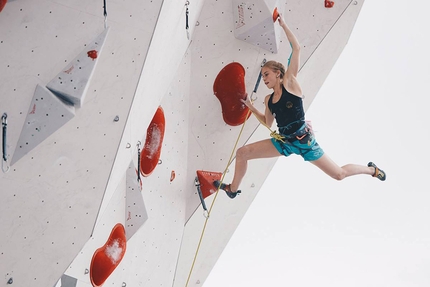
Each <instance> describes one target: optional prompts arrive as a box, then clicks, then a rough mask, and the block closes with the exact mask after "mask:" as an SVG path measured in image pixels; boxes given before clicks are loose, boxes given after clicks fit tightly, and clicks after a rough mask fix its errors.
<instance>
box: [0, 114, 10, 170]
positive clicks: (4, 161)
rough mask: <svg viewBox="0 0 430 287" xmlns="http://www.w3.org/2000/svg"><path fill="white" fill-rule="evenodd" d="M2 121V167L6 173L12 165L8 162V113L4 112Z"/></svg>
mask: <svg viewBox="0 0 430 287" xmlns="http://www.w3.org/2000/svg"><path fill="white" fill-rule="evenodd" d="M1 123H2V126H3V128H2V153H3V158H2V165H1V168H2V170H3V172H4V173H6V172H8V171H9V169H10V167H9V164H8V163H7V159H8V155H7V141H6V135H7V114H6V113H4V114H3V115H2V117H1Z"/></svg>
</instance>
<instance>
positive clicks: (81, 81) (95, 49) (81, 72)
mask: <svg viewBox="0 0 430 287" xmlns="http://www.w3.org/2000/svg"><path fill="white" fill-rule="evenodd" d="M108 31H109V28H107V29H105V30H104V31H103V33H101V34H100V35H99V36H98V37H97V38H96V39H95V40H93V41H92V42H91V43H90V44H89V45H87V46H86V48H85V49H84V50H83V51H82V52H81V53H80V54H79V55H78V56H77V57H76V58H75V59H74V60H73V61H72V62H70V64H69V65H67V66H66V67H65V68H64V69H63V71H61V72H60V73H59V74H58V75H57V76H56V77H55V78H54V79H52V80H51V81H50V82H49V83H48V85H46V87H47V88H48V89H49V90H51V91H52V92H53V93H54V94H56V95H57V96H58V97H60V98H62V99H63V100H64V101H66V102H69V103H71V104H72V105H74V106H76V107H81V106H82V104H83V102H84V99H85V94H86V91H87V87H88V83H89V82H90V79H91V76H92V74H93V72H94V69H95V66H96V63H97V58H98V56H99V55H100V51H101V49H102V47H103V44H104V42H105V40H106V36H107V33H108Z"/></svg>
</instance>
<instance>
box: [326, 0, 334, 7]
mask: <svg viewBox="0 0 430 287" xmlns="http://www.w3.org/2000/svg"><path fill="white" fill-rule="evenodd" d="M324 6H325V7H326V8H331V7H333V6H334V1H329V0H325V2H324Z"/></svg>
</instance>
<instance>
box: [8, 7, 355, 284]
mask: <svg viewBox="0 0 430 287" xmlns="http://www.w3.org/2000/svg"><path fill="white" fill-rule="evenodd" d="M106 2H107V12H108V13H107V14H108V18H107V22H106V23H107V25H108V26H109V27H110V28H109V33H108V35H107V36H106V39H105V43H104V46H103V49H99V50H98V49H97V48H94V47H91V45H92V43H93V41H94V39H96V38H97V37H98V35H102V34H103V31H105V25H104V24H105V21H104V20H105V19H104V15H103V12H104V11H103V7H102V3H91V2H88V1H80V0H78V1H73V2H70V1H63V0H60V1H55V2H52V1H48V0H42V1H38V3H35V2H34V1H33V2H32V1H29V0H20V1H8V2H7V4H6V5H5V6H4V8H3V10H2V11H1V14H0V80H1V81H0V98H1V101H0V113H3V112H7V114H8V127H7V133H8V140H7V144H6V145H7V148H8V155H9V157H8V160H9V161H8V162H7V164H12V165H11V166H10V170H9V173H2V174H1V177H0V186H1V191H2V200H1V201H0V202H1V203H0V217H1V218H5V219H6V220H5V221H4V222H5V224H2V225H1V226H0V232H1V234H3V235H4V236H3V237H1V238H0V274H1V275H2V276H3V277H2V278H4V281H3V282H4V283H3V284H7V281H9V280H12V282H13V284H14V285H16V286H54V285H55V286H56V287H72V286H97V285H101V284H102V283H103V282H104V283H103V284H104V286H111V285H112V286H172V285H174V286H185V282H186V281H187V277H188V274H189V271H190V267H191V263H192V259H193V256H194V252H195V247H196V244H197V241H198V238H199V236H200V231H201V227H202V225H203V223H204V217H203V211H202V209H201V205H200V199H199V196H198V194H197V189H196V186H195V185H194V179H195V176H196V171H197V170H209V171H214V172H222V171H223V169H224V168H225V166H226V164H227V160H228V157H229V156H230V153H231V151H232V149H233V144H234V141H235V139H236V137H237V135H238V131H239V129H240V127H239V126H232V125H228V124H226V123H225V121H224V120H223V117H222V112H223V111H222V108H221V105H220V101H219V99H218V98H217V97H216V96H215V95H214V94H213V86H214V82H215V79H216V76H217V75H218V74H219V73H220V71H222V69H223V68H225V67H226V66H228V65H229V64H231V63H233V62H234V63H237V64H234V65H236V66H238V65H240V66H241V67H243V69H244V75H241V80H243V85H244V87H245V88H246V90H247V91H248V93H250V91H251V90H252V88H253V87H254V85H255V82H256V80H257V77H258V73H259V70H260V65H261V63H262V61H263V60H264V59H275V60H279V61H283V62H285V61H286V59H287V58H288V56H289V53H290V51H291V50H290V47H289V45H288V43H287V42H286V40H285V37H284V36H282V33H280V30H279V26H277V23H275V24H274V23H273V15H270V16H271V17H272V19H271V21H272V22H271V25H272V26H271V28H273V29H274V30H273V31H271V32H269V34H270V33H272V34H273V33H274V35H275V38H276V37H277V36H276V35H280V37H277V38H276V43H277V49H278V50H277V52H276V51H274V50H270V47H269V48H267V47H265V48H263V47H260V46H259V45H258V43H259V42H258V41H257V42H252V41H249V38H250V37H248V38H247V40H241V39H237V38H236V36H235V32H234V25H235V18H234V13H235V12H234V11H235V10H234V9H235V7H236V4H234V3H237V2H235V1H216V0H207V1H206V2H204V1H198V2H195V1H184V2H181V1H162V0H157V1H150V2H145V3H143V2H142V1H127V3H125V2H124V3H122V2H121V3H120V2H111V1H106ZM335 2H336V3H335V4H334V6H332V7H331V8H326V7H325V2H324V1H321V2H318V3H316V2H315V1H310V0H306V1H302V2H301V3H286V4H283V3H279V2H277V1H275V0H267V1H264V3H262V2H261V1H260V3H259V4H264V5H265V7H267V11H269V12H267V11H266V12H267V13H266V12H265V15H266V16H264V18H269V16H268V15H269V14H272V12H273V11H274V9H275V8H278V9H279V12H281V13H283V15H284V17H285V19H286V21H287V23H288V24H289V25H290V27H292V28H293V29H295V32H296V34H297V36H298V38H299V40H300V41H301V43H302V46H303V49H302V64H303V65H302V68H301V71H300V75H299V77H300V79H301V82H302V84H303V88H304V89H305V94H306V98H305V102H306V105H309V104H310V102H311V101H312V99H313V98H314V96H315V94H316V93H317V91H318V89H319V87H320V85H321V83H322V81H323V80H324V78H325V77H326V75H327V74H328V72H329V70H330V68H331V66H332V65H333V63H334V61H335V59H336V58H337V56H338V55H339V53H340V51H341V50H342V48H343V46H344V45H345V43H346V40H347V38H348V35H349V33H350V31H351V29H352V26H353V24H354V21H355V19H356V17H357V15H358V12H359V10H360V7H361V5H362V3H359V2H357V5H354V3H355V1H354V2H350V1H335ZM0 3H1V2H0ZM3 3H6V2H3ZM249 3H251V2H249ZM203 4H204V6H203ZM240 4H241V5H242V4H243V5H244V3H240ZM264 5H263V6H262V7H264ZM282 5H284V6H282ZM243 7H245V6H243ZM254 7H255V6H254ZM254 7H252V8H253V9H254ZM236 8H237V7H236ZM251 10H252V9H251ZM251 10H250V11H251ZM200 11H201V13H200ZM252 12H253V13H254V12H255V10H253V11H252ZM255 13H257V12H255ZM244 19H245V18H244ZM197 20H198V21H197ZM186 24H188V28H186V27H187V25H186ZM335 24H336V25H335ZM248 32H250V33H253V32H254V30H253V29H250V30H249V31H248ZM278 42H279V43H278ZM268 43H269V42H268ZM270 43H272V42H270ZM273 45H274V44H272V45H270V44H269V46H273ZM166 47H169V50H168V52H166V50H165V49H166ZM170 47H175V49H174V51H173V50H172V49H170ZM94 51H95V52H97V53H95V52H94ZM83 52H85V53H84V54H81V53H83ZM275 52H276V53H275ZM79 55H84V58H85V60H87V61H88V63H89V64H91V65H92V64H94V68H92V72H90V73H88V74H87V76H86V78H85V79H88V80H84V81H83V82H85V83H84V84H83V85H81V86H79V89H80V90H81V91H84V92H83V93H80V95H83V96H84V97H81V96H77V97H76V96H74V90H75V89H74V88H75V87H76V88H77V89H78V86H74V85H73V84H75V83H76V81H77V80H76V79H77V78H74V77H69V76H71V72H72V71H75V69H76V68H77V67H79V65H77V63H80V61H81V58H80V56H79ZM76 57H78V58H76ZM78 59H79V62H78V61H77V60H78ZM95 63H97V65H95ZM75 64H76V65H75ZM72 67H74V68H72ZM59 73H60V74H59ZM64 73H65V74H64ZM68 73H69V74H68ZM59 77H61V79H60V78H59ZM53 79H56V81H58V80H60V82H56V83H55V84H52V82H51V80H53ZM61 80H67V81H68V84H67V88H70V87H72V90H67V89H66V91H64V90H63V88H64V86H63V84H64V83H65V82H62V83H61ZM49 83H51V84H52V85H50V84H49ZM70 83H73V84H70ZM47 86H48V88H50V90H49V89H48V88H46V87H47ZM36 90H38V97H37V99H38V100H37V101H36V100H33V95H34V92H35V91H36ZM39 93H43V94H44V95H45V94H49V95H50V96H52V95H54V96H55V98H54V97H53V99H56V100H58V101H61V104H64V102H66V104H67V105H66V107H72V106H73V108H71V109H70V114H69V115H68V117H69V118H70V119H68V121H64V122H63V121H58V122H56V123H55V124H56V125H57V126H56V128H55V129H52V130H50V131H52V132H51V133H49V134H48V133H47V134H46V136H45V137H44V139H42V140H41V141H40V142H39V144H38V145H34V147H33V148H32V149H28V150H26V152H22V154H21V156H20V159H19V160H16V161H14V162H11V158H12V156H13V155H14V153H15V152H16V149H17V146H18V142H19V141H20V140H19V138H20V133H21V129H22V127H23V126H25V125H26V124H27V123H28V121H27V123H26V118H28V117H30V118H29V119H31V116H33V113H32V112H33V107H34V104H35V103H36V102H37V103H38V104H37V105H36V109H35V113H36V111H40V109H39V108H40V107H41V105H40V104H39V100H41V97H42V96H40V95H39ZM268 93H269V91H268V90H267V89H266V88H265V87H264V85H260V88H259V90H258V92H257V93H256V94H255V95H253V97H256V98H257V100H256V103H255V105H256V106H257V107H258V108H260V109H262V106H263V103H262V99H263V98H264V96H265V95H266V94H268ZM241 94H243V91H241ZM45 99H46V98H45V96H43V101H45ZM33 101H34V102H33ZM49 102H52V101H49ZM55 104H59V103H58V102H54V104H52V103H51V104H45V106H44V108H45V110H48V111H49V112H48V115H49V117H50V118H51V116H52V118H54V117H55V118H57V117H59V118H62V117H61V115H63V113H59V112H60V110H58V109H57V108H55V107H56V105H55ZM60 106H61V105H60ZM42 107H43V105H42ZM159 107H161V108H162V110H163V111H164V123H165V127H164V128H165V129H164V137H163V140H162V141H160V140H155V141H150V142H151V143H154V146H157V147H159V149H158V148H157V149H155V150H158V151H159V154H157V156H156V158H158V160H156V161H155V163H156V164H155V165H152V166H151V168H150V172H144V174H145V175H146V176H144V174H140V176H139V173H137V172H136V171H138V170H141V166H140V165H142V161H141V159H142V158H138V151H140V152H141V153H145V152H144V143H145V142H146V140H147V139H151V138H152V139H161V138H160V137H158V135H156V132H154V131H155V130H154V129H150V130H151V131H152V132H150V133H149V135H148V133H147V131H148V128H149V127H150V124H151V120H152V119H153V117H154V115H155V113H156V111H157V109H158V108H159ZM73 109H74V111H73ZM51 111H52V112H51ZM42 115H43V114H42ZM45 117H46V114H45ZM30 122H31V121H30ZM42 123H43V122H42ZM27 125H28V124H27ZM257 126H258V123H257V121H256V120H255V118H254V117H252V116H251V117H250V119H249V120H248V121H247V125H246V127H245V129H244V132H243V135H242V137H241V139H240V141H239V145H243V144H244V143H246V142H247V141H250V142H253V141H256V140H259V139H261V138H267V137H268V133H267V131H266V130H265V129H264V128H263V129H262V128H257ZM42 127H43V124H42ZM30 136H31V135H30ZM26 142H27V141H25V142H24V144H25V143H26ZM29 143H30V142H29ZM151 146H152V144H151ZM150 150H151V151H152V150H153V149H152V148H151V149H150ZM158 156H159V157H158ZM233 164H234V162H233ZM273 164H274V160H259V161H258V162H257V161H256V162H253V163H251V164H250V166H249V170H248V174H249V175H250V176H248V177H246V178H245V180H244V182H243V190H244V192H243V194H241V195H240V196H239V197H238V198H237V199H236V200H235V201H231V200H230V199H229V198H227V197H226V196H225V194H220V196H219V198H218V199H217V202H216V210H215V212H214V213H213V214H212V215H211V218H210V221H209V226H208V229H207V233H206V235H205V237H204V241H203V245H202V248H201V250H200V253H199V256H198V258H197V261H196V265H195V269H194V270H193V272H192V273H191V276H190V281H189V285H188V286H201V285H202V284H203V283H204V280H205V279H206V277H207V275H208V273H209V272H210V270H211V269H212V267H213V265H214V264H215V262H216V260H217V258H218V256H219V254H220V253H221V251H222V250H223V248H224V247H225V245H226V243H227V242H228V240H229V238H230V237H231V235H232V233H233V231H234V230H235V228H236V227H237V225H238V223H239V222H240V220H241V218H242V217H243V215H244V213H245V212H246V210H247V208H248V207H249V205H250V203H251V202H252V200H253V199H254V197H255V195H256V194H257V192H258V190H259V189H260V187H261V185H262V183H263V181H264V179H265V177H266V176H267V174H268V172H269V171H270V169H271V168H272V166H273ZM256 174H258V175H259V176H258V177H257V176H255V175H256ZM231 177H232V172H231V168H230V172H228V173H227V176H226V181H230V180H231ZM205 197H206V203H207V205H210V204H211V202H212V200H213V196H212V195H205ZM122 226H123V227H124V229H123V228H122ZM124 231H125V234H124ZM124 238H125V239H124ZM94 258H97V259H94ZM92 259H94V260H92ZM46 266H49V267H50V268H46ZM0 284H2V283H0ZM14 285H13V286H14Z"/></svg>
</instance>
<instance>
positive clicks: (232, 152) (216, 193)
mask: <svg viewBox="0 0 430 287" xmlns="http://www.w3.org/2000/svg"><path fill="white" fill-rule="evenodd" d="M251 112H252V113H253V114H254V116H255V117H256V118H257V119H258V121H259V122H260V123H261V124H262V125H264V126H265V127H266V128H267V129H268V130H269V131H270V136H271V137H272V138H274V139H276V140H279V141H281V142H283V143H285V141H284V137H283V136H281V135H280V134H278V133H277V132H276V131H273V130H272V129H271V128H270V127H269V126H268V125H267V124H266V123H264V122H263V121H261V120H260V119H259V118H258V117H257V115H256V114H255V113H254V112H253V111H251V109H249V108H248V113H247V114H246V117H245V119H247V118H248V116H249V114H250V113H251ZM245 123H246V120H245V121H244V122H243V124H242V127H241V129H240V132H239V135H238V137H237V139H236V142H235V144H234V147H233V150H232V151H231V154H230V158H229V160H228V162H227V166H226V167H225V169H224V171H223V173H222V176H221V180H220V181H221V183H220V185H219V186H218V188H217V190H216V192H215V197H214V200H213V201H212V203H211V206H210V208H209V211H208V214H207V216H206V219H205V223H204V225H203V229H202V233H201V235H200V239H199V243H198V245H197V249H196V253H195V255H194V259H193V263H192V265H191V269H190V273H189V274H188V278H187V283H186V284H185V287H188V283H189V282H190V278H191V274H192V272H193V269H194V265H195V263H196V259H197V255H198V253H199V251H200V246H201V244H202V241H203V236H204V234H205V231H206V226H207V223H208V220H209V217H210V214H211V212H212V208H213V206H214V204H215V201H216V199H217V197H218V192H219V189H220V186H221V184H222V183H223V182H224V177H225V174H226V172H227V169H228V167H229V166H230V164H231V163H232V161H233V156H234V151H235V150H236V147H237V144H238V143H239V139H240V136H241V135H242V132H243V129H244V128H245Z"/></svg>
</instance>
